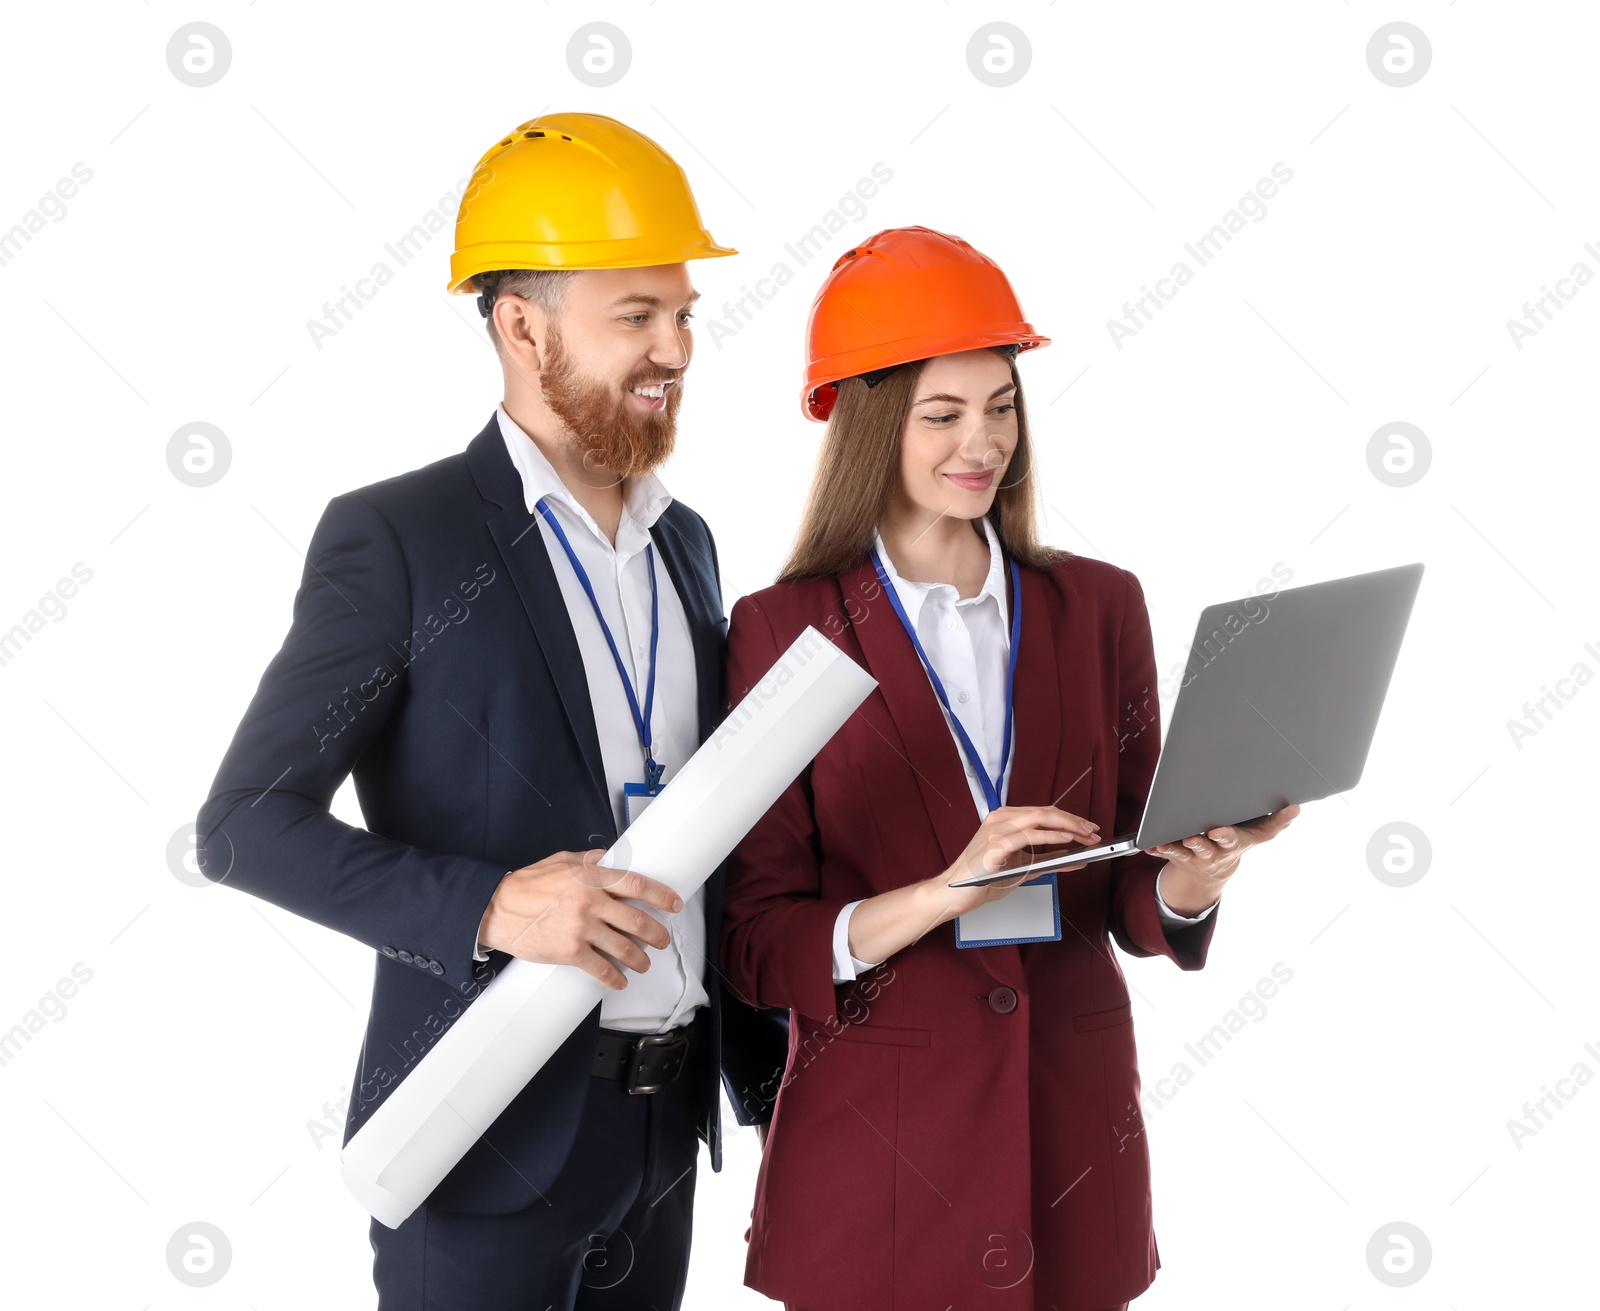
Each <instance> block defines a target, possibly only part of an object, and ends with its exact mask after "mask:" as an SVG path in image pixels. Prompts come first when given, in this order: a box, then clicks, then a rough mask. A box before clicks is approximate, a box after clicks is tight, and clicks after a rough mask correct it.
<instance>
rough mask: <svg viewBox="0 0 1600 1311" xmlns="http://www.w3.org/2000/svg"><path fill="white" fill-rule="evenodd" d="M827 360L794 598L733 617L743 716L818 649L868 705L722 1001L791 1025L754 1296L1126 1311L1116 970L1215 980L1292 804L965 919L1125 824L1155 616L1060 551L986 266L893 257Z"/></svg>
mask: <svg viewBox="0 0 1600 1311" xmlns="http://www.w3.org/2000/svg"><path fill="white" fill-rule="evenodd" d="M809 338H810V340H809V360H808V368H807V377H806V385H805V390H804V392H803V405H804V407H805V410H806V413H807V414H808V415H809V416H810V417H811V418H814V419H823V418H826V419H827V420H828V429H827V433H826V436H825V437H824V440H823V447H822V452H821V456H820V458H819V461H818V467H817V471H816V475H815V479H814V481H813V484H812V488H811V495H810V498H809V501H808V503H807V506H806V510H805V517H804V521H803V523H802V525H801V528H800V531H799V534H798V536H797V539H796V545H795V548H794V551H793V554H792V555H791V557H790V559H789V561H788V562H787V564H786V565H785V567H784V569H783V572H782V574H781V575H780V578H779V581H778V583H777V584H776V585H775V586H773V587H770V588H767V589H765V590H763V591H760V592H757V593H755V594H754V595H751V596H748V597H745V598H743V599H741V600H740V601H739V602H738V603H737V604H736V605H735V606H734V609H733V615H732V619H731V627H730V631H729V634H728V646H729V657H728V658H729V693H730V697H731V699H732V701H735V702H736V701H737V700H738V699H739V698H741V697H742V696H743V695H744V694H745V692H746V691H747V690H748V688H749V687H750V685H751V683H752V682H754V681H755V680H756V679H757V678H758V677H759V676H760V675H761V674H762V673H763V672H764V671H765V670H766V669H767V668H768V667H769V666H770V665H771V663H772V662H773V661H774V660H775V659H776V658H777V656H778V654H779V653H780V652H782V651H783V650H784V648H785V647H787V646H788V645H789V643H790V642H791V641H792V640H793V639H794V638H795V637H796V636H797V635H798V634H799V633H800V632H801V631H802V630H803V629H804V628H805V627H806V626H807V625H808V624H809V625H814V626H816V627H817V628H818V629H820V630H821V631H822V632H824V633H826V634H827V635H828V636H829V637H830V638H831V640H833V641H834V642H835V643H836V644H837V645H838V646H839V647H840V648H841V649H842V650H844V651H845V652H847V653H848V654H850V655H851V656H852V657H854V658H855V659H856V660H857V661H859V662H860V663H861V664H862V665H863V666H865V667H866V668H867V669H868V670H869V671H870V672H871V673H872V675H873V677H874V678H876V679H877V681H878V688H877V690H876V691H875V692H874V693H873V694H872V696H871V697H869V698H868V700H867V701H866V702H865V703H864V704H863V705H862V707H861V709H860V710H859V711H858V712H857V713H856V714H855V715H854V716H852V717H851V719H850V720H849V721H848V722H847V723H846V725H845V726H844V728H842V729H841V730H840V731H839V732H838V733H837V734H836V735H835V736H834V738H833V739H832V740H831V741H830V742H829V743H828V745H827V746H826V747H824V748H823V750H822V751H821V752H820V753H819V754H818V755H817V757H816V760H815V761H814V762H813V763H812V765H811V766H810V767H809V768H808V769H807V771H806V772H805V773H804V774H803V775H802V776H801V778H799V779H798V780H797V781H796V782H795V783H794V784H793V785H792V786H791V787H789V789H788V790H787V791H786V792H785V793H784V794H783V796H782V797H780V799H779V800H778V802H777V803H776V804H775V805H774V806H773V808H772V809H771V810H770V811H769V812H768V813H767V814H766V815H765V816H764V817H763V818H762V820H761V822H760V823H759V824H758V825H757V826H756V827H755V828H754V829H753V830H752V831H751V833H750V834H749V836H748V837H747V838H746V839H745V840H744V841H743V842H742V843H740V845H739V846H738V848H737V849H736V851H735V852H734V854H733V856H732V858H731V860H730V864H729V871H728V881H727V892H726V907H725V913H724V921H723V923H724V928H723V936H722V962H723V969H724V971H725V973H726V975H727V978H728V981H729V983H730V984H731V986H732V987H733V988H734V989H735V990H736V991H737V992H738V993H740V994H742V995H743V996H744V997H746V998H747V999H749V1000H752V1001H754V1002H755V1003H756V1004H757V1005H759V1006H766V1007H787V1008H789V1009H790V1012H791V1015H790V1047H789V1062H788V1067H787V1069H786V1071H785V1074H784V1077H783V1083H782V1088H781V1091H780V1092H779V1094H778V1097H777V1105H776V1109H775V1113H774V1115H773V1119H772V1123H771V1126H770V1128H769V1131H768V1137H767V1141H766V1149H765V1153H764V1157H763V1160H762V1165H761V1172H760V1176H759V1180H758V1183H757V1194H756V1203H755V1210H754V1223H753V1225H752V1230H751V1238H750V1252H749V1259H748V1263H747V1267H746V1282H747V1283H748V1284H749V1285H750V1286H751V1287H754V1288H756V1289H759V1290H760V1291H762V1292H765V1293H767V1294H768V1295H769V1296H772V1297H775V1298H781V1299H783V1300H784V1301H785V1302H786V1303H788V1305H789V1306H790V1307H791V1308H803V1309H804V1311H853V1309H855V1308H860V1309H861V1311H867V1309H868V1308H870V1309H871V1311H883V1309H885V1308H891V1307H895V1308H898V1307H918V1308H920V1307H930V1308H933V1311H939V1308H944V1307H948V1306H951V1305H954V1306H957V1307H963V1308H964V1307H968V1306H980V1307H985V1308H987V1307H995V1308H1024V1307H1028V1308H1033V1307H1039V1308H1043V1307H1048V1306H1054V1307H1057V1308H1060V1311H1102V1309H1103V1308H1114V1307H1119V1306H1125V1305H1126V1303H1127V1300H1128V1299H1129V1298H1132V1297H1134V1296H1136V1295H1137V1294H1138V1293H1140V1292H1141V1291H1143V1290H1144V1289H1145V1288H1146V1287H1147V1286H1148V1285H1149V1283H1150V1281H1151V1280H1152V1279H1153V1278H1154V1275H1155V1271H1156V1268H1157V1266H1158V1265H1159V1261H1158V1258H1157V1254H1156V1248H1155V1239H1154V1235H1153V1232H1152V1230H1151V1217H1150V1175H1149V1164H1148V1158H1147V1155H1146V1151H1145V1137H1144V1133H1143V1122H1142V1120H1141V1118H1140V1113H1139V1076H1138V1071H1137V1068H1136V1064H1135V1057H1134V1044H1133V1032H1132V1019H1131V1009H1130V1006H1129V999H1128V990H1127V985H1126V984H1125V982H1124V980H1123V977H1122V972H1121V970H1120V969H1119V968H1118V966H1117V963H1116V960H1115V958H1114V957H1113V955H1112V953H1111V950H1110V941H1109V940H1110V938H1113V937H1114V938H1115V939H1116V941H1117V943H1118V945H1120V946H1121V947H1122V948H1123V950H1124V951H1126V952H1129V953H1130V954H1132V955H1136V956H1150V955H1164V956H1168V957H1170V958H1171V959H1172V960H1173V961H1175V962H1176V963H1177V964H1178V966H1179V967H1180V968H1182V969H1199V968H1200V967H1201V966H1202V965H1203V964H1204V963H1205V956H1206V948H1207V944H1208V942H1209V940H1210V936H1211V933H1212V930H1213V928H1214V927H1215V924H1216V915H1215V914H1214V913H1212V912H1213V909H1214V907H1215V904H1216V901H1217V898H1218V896H1219V894H1220V891H1221V888H1222V886H1223V884H1224V883H1225V882H1226V880H1227V879H1228V877H1229V876H1231V874H1232V873H1233V870H1234V869H1235V868H1236V866H1237V864H1238V859H1239V855H1240V854H1241V852H1242V851H1243V850H1244V849H1245V848H1247V847H1249V846H1251V845H1254V844H1255V843H1256V842H1259V841H1264V840H1266V839H1268V838H1270V837H1272V836H1274V835H1275V834H1276V833H1277V832H1278V831H1279V830H1280V829H1281V828H1282V827H1283V826H1284V825H1285V824H1286V823H1287V822H1288V821H1289V819H1290V818H1292V816H1293V815H1294V813H1295V812H1296V810H1297V808H1296V807H1293V806H1290V807H1285V808H1284V809H1283V810H1280V811H1279V812H1278V813H1277V814H1276V815H1274V816H1271V817H1268V818H1267V819H1265V820H1261V821H1256V822H1255V824H1254V825H1251V826H1236V827H1230V828H1218V829H1213V830H1211V831H1210V833H1209V834H1205V835H1199V834H1197V835H1195V836H1193V837H1191V838H1188V839H1186V840H1185V841H1184V842H1183V843H1174V844H1170V845H1168V846H1165V847H1159V848H1154V849H1152V850H1151V851H1148V852H1142V853H1138V854H1134V855H1130V856H1125V857H1122V858H1120V859H1117V860H1113V861H1101V862H1097V863H1091V864H1088V865H1078V866H1072V867H1070V870H1069V871H1063V872H1062V873H1061V874H1060V875H1059V877H1058V878H1057V879H1054V880H1049V881H1031V882H1026V883H1024V882H1023V880H1021V879H1020V878H1019V879H1018V880H1014V881H1011V882H1009V883H1008V884H1006V885H999V886H990V887H984V888H966V889H958V888H952V887H950V886H949V885H950V883H951V881H952V880H954V879H958V878H960V877H962V876H963V875H966V874H969V873H977V872H980V871H982V870H983V869H986V868H987V869H1000V868H1003V867H1005V865H1006V864H1007V863H1010V864H1016V863H1022V862H1023V861H1024V860H1026V859H1027V858H1028V857H1029V855H1030V849H1038V848H1052V847H1054V848H1059V847H1060V846H1062V845H1063V844H1067V843H1089V844H1093V843H1096V842H1098V841H1099V840H1101V838H1102V837H1104V838H1110V837H1112V836H1115V835H1117V834H1119V833H1121V832H1126V831H1128V830H1131V829H1132V828H1133V827H1134V826H1135V823H1136V820H1137V817H1138V814H1139V812H1140V810H1141V809H1142V807H1143V804H1144V800H1145V796H1146V794H1147V792H1148V790H1149V786H1150V781H1151V777H1152V774H1153V772H1154V769H1155V762H1156V757H1157V754H1158V750H1159V743H1160V733H1159V727H1158V724H1157V719H1156V716H1157V706H1156V702H1155V698H1154V693H1153V688H1154V686H1155V663H1154V656H1153V652H1152V645H1151V636H1150V624H1149V619H1148V616H1147V614H1146V610H1145V604H1144V597H1143V593H1142V591H1141V589H1140V587H1139V583H1138V580H1137V579H1136V578H1135V577H1134V576H1133V575H1132V574H1131V573H1128V572H1127V571H1125V570H1123V569H1119V568H1117V567H1116V566H1114V565H1110V564H1106V563H1103V562H1101V561H1097V560H1092V559H1087V558H1083V557H1079V556H1075V555H1071V554H1069V553H1067V552H1064V551H1058V550H1053V549H1051V548H1048V547H1045V546H1043V545H1041V544H1040V543H1039V541H1038V537H1037V530H1036V525H1035V518H1034V510H1033V504H1034V496H1035V490H1036V487H1035V477H1034V471H1033V464H1032V455H1031V450H1030V446H1029V434H1028V426H1027V422H1026V419H1025V417H1024V408H1023V399H1022V388H1021V383H1020V380H1019V378H1018V375H1017V370H1016V364H1015V358H1014V357H1015V354H1016V352H1017V351H1019V350H1027V349H1030V348H1033V347H1036V346H1041V345H1044V344H1045V343H1046V339H1045V338H1043V337H1041V336H1039V335H1038V334H1037V333H1036V332H1034V330H1033V328H1032V327H1031V326H1030V325H1029V324H1027V323H1026V322H1024V321H1023V315H1022V311H1021V308H1020V306H1019V305H1018V304H1017V302H1016V298H1015V296H1014V295H1013V293H1012V291H1011V287H1010V285H1009V283H1007V281H1006V279H1005V276H1004V274H1003V273H1002V272H1001V271H1000V269H999V268H998V267H997V266H995V265H994V264H993V263H992V262H991V261H990V260H988V259H987V258H985V257H984V256H982V255H980V254H979V253H978V252H976V251H975V250H973V249H972V248H971V247H970V246H968V245H967V244H966V243H965V242H962V241H960V240H958V239H956V238H953V237H948V236H945V235H943V234H941V233H936V232H932V231H930V230H928V229H926V228H907V229H897V230H891V231H888V232H882V233H879V234H878V235H877V236H875V237H873V238H872V239H871V240H870V241H868V242H867V243H866V244H865V245H863V246H859V247H857V248H856V249H855V250H852V251H850V252H848V253H847V254H846V255H844V256H843V257H842V258H841V259H840V260H839V262H838V263H837V264H836V265H835V266H834V269H833V272H832V273H831V274H830V275H829V279H828V281H827V283H826V284H825V285H824V286H823V288H822V291H821V292H820V293H819V295H818V297H817V301H816V304H815V305H814V306H813V308H812V316H811V325H810V331H809ZM946 707H948V710H947V709H946ZM1158 874H1160V876H1161V879H1160V888H1159V899H1158V889H1157V875H1158ZM1019 885H1020V886H1019ZM952 921H958V923H957V925H956V927H955V928H952V927H951V922H952ZM985 943H986V944H988V945H982V944H985Z"/></svg>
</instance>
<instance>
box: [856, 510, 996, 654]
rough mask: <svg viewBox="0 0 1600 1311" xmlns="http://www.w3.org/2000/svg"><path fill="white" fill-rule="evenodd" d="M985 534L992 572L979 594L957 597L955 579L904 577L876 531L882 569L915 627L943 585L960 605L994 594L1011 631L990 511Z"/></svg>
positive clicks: (986, 518)
mask: <svg viewBox="0 0 1600 1311" xmlns="http://www.w3.org/2000/svg"><path fill="white" fill-rule="evenodd" d="M983 535H984V537H986V538H987V539H988V542H989V573H988V575H987V576H986V577H985V578H984V580H983V586H982V587H981V588H979V589H978V593H977V595H976V596H967V597H958V596H957V595H956V587H955V584H954V583H918V582H912V581H911V580H910V579H908V578H902V577H901V576H900V575H899V574H898V573H897V572H896V571H895V567H894V561H892V560H891V559H890V558H889V549H888V547H886V546H885V545H884V544H883V534H882V533H880V532H875V533H874V534H873V543H872V544H873V546H874V547H875V548H876V549H877V552H878V559H880V560H882V561H883V571H884V573H886V574H887V575H888V576H889V581H890V583H892V584H893V585H894V589H895V591H896V592H897V593H898V594H899V596H900V603H901V604H902V605H903V606H905V610H906V617H907V618H908V619H910V620H911V626H912V627H913V628H915V627H916V626H917V617H918V616H919V615H920V614H921V613H922V603H923V601H924V600H926V599H927V598H928V597H929V596H931V595H933V594H934V593H935V592H937V591H939V589H941V588H943V589H945V590H946V591H947V592H948V593H949V595H950V599H951V600H953V601H954V602H955V604H956V607H957V608H958V609H962V608H965V607H968V606H975V605H979V604H981V603H982V602H983V600H984V598H985V597H990V596H992V597H993V598H994V600H995V604H996V605H997V606H998V607H999V609H1000V627H1001V629H1002V631H1009V627H1008V625H1009V620H1008V616H1007V612H1006V564H1005V556H1004V555H1003V554H1002V553H1001V551H1000V534H999V533H997V532H995V530H994V525H993V524H992V523H990V522H989V516H988V515H984V516H983Z"/></svg>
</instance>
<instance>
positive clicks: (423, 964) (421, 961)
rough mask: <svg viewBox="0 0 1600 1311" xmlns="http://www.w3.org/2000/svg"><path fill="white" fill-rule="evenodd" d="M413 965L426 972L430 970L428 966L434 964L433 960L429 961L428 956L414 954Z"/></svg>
mask: <svg viewBox="0 0 1600 1311" xmlns="http://www.w3.org/2000/svg"><path fill="white" fill-rule="evenodd" d="M411 963H412V964H413V965H415V966H416V967H417V968H418V969H421V970H425V969H427V968H428V966H430V965H432V964H433V962H432V961H431V960H429V959H428V958H427V957H426V956H423V955H421V954H420V953H414V954H413V955H412V957H411Z"/></svg>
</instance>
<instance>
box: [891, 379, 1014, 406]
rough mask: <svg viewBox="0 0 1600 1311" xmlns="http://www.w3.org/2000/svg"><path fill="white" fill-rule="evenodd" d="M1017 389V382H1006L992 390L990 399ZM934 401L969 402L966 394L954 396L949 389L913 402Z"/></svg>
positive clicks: (921, 403) (953, 403)
mask: <svg viewBox="0 0 1600 1311" xmlns="http://www.w3.org/2000/svg"><path fill="white" fill-rule="evenodd" d="M1016 389H1017V384H1016V383H1014V382H1008V383H1005V384H1003V385H1001V386H999V387H996V388H995V389H994V390H993V391H992V392H990V393H989V399H990V400H991V401H992V400H994V399H995V398H996V397H997V396H1004V395H1005V394H1006V393H1007V392H1008V391H1015V390H1016ZM932 401H943V402H944V403H945V404H947V405H965V404H966V403H967V398H966V397H965V396H952V395H951V394H950V393H949V392H947V391H936V392H934V393H933V395H932V396H924V397H922V398H921V399H920V400H917V401H913V402H912V404H914V405H927V404H929V403H930V402H932Z"/></svg>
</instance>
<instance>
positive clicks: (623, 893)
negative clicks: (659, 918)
mask: <svg viewBox="0 0 1600 1311" xmlns="http://www.w3.org/2000/svg"><path fill="white" fill-rule="evenodd" d="M606 891H607V892H609V893H610V894H611V895H612V896H613V897H626V898H628V899H629V900H632V901H648V902H649V903H650V904H651V905H652V906H659V907H660V908H661V909H662V910H664V911H666V912H667V913H668V914H672V913H674V912H676V911H680V910H682V909H683V898H682V897H680V896H679V895H678V894H677V893H676V892H674V891H673V890H672V889H671V888H669V887H668V886H667V885H666V884H665V883H658V882H657V881H656V880H655V879H651V878H646V877H645V876H644V875H643V874H635V873H632V872H631V871H630V872H629V873H627V874H626V875H624V876H623V878H622V879H621V881H620V882H618V883H616V884H615V885H611V886H608V887H607V888H606Z"/></svg>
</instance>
